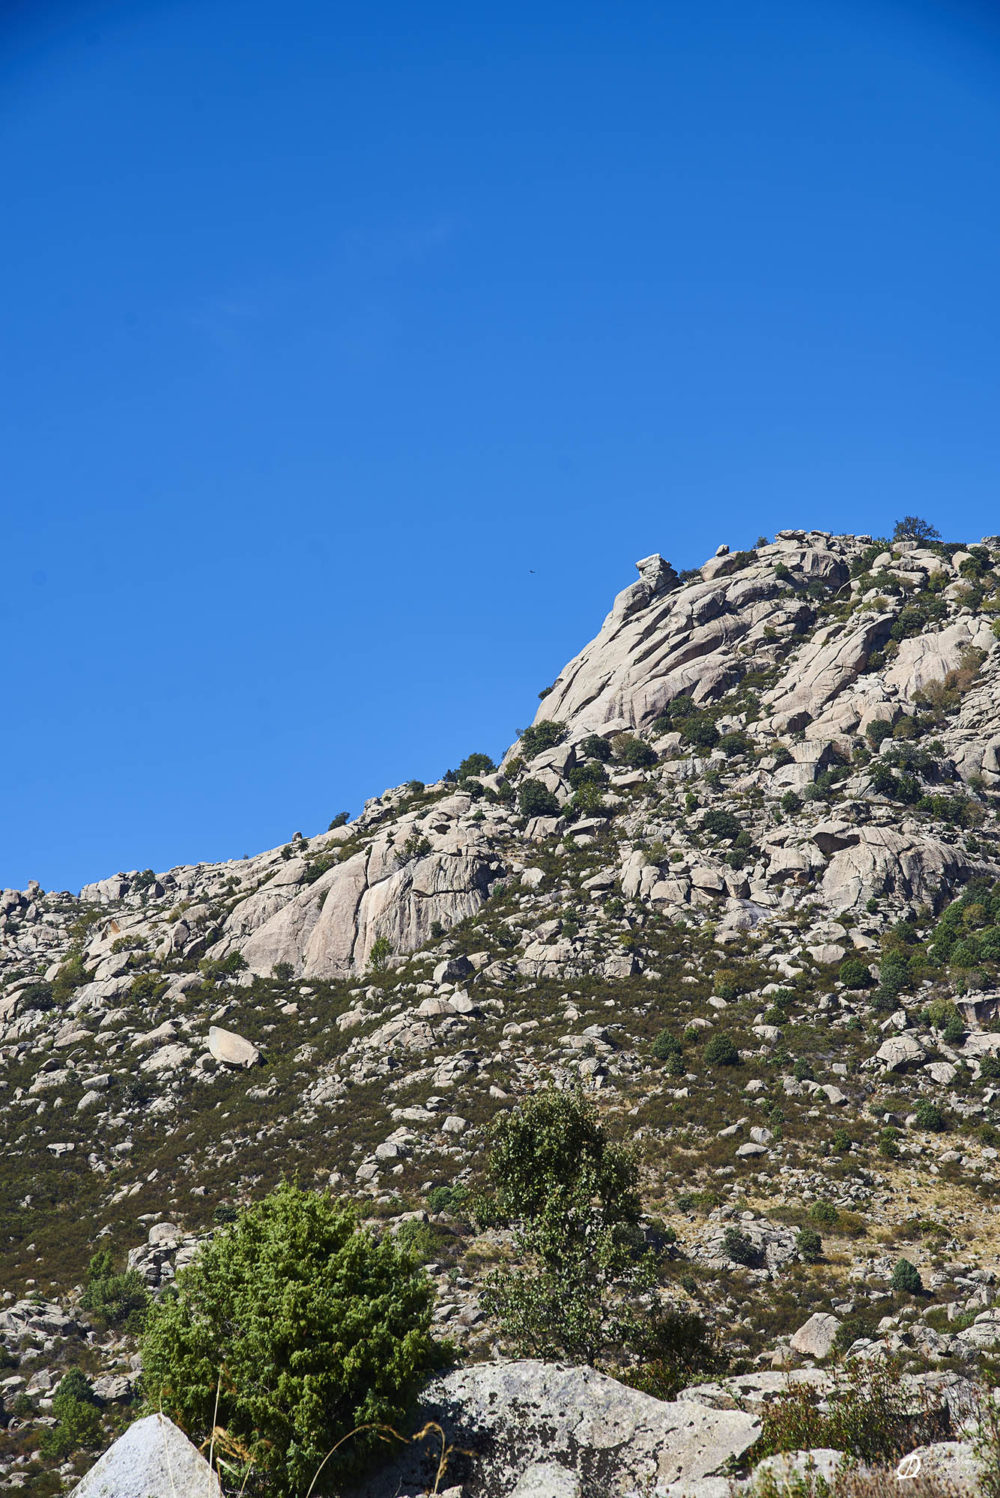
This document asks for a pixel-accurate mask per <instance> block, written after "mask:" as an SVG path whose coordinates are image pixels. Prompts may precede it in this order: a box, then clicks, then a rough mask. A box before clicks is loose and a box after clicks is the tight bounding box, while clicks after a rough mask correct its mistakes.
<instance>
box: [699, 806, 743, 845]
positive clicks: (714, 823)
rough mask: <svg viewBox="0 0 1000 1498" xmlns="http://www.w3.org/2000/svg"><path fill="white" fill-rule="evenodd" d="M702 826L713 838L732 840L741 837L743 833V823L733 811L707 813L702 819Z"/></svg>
mask: <svg viewBox="0 0 1000 1498" xmlns="http://www.w3.org/2000/svg"><path fill="white" fill-rule="evenodd" d="M701 825H702V829H703V831H705V832H709V833H711V835H712V836H713V837H723V838H729V839H730V840H732V839H733V838H737V837H739V835H740V833H741V832H742V831H743V823H742V822H741V821H740V819H739V817H738V816H736V815H735V814H734V813H733V812H731V811H706V812H705V814H704V816H703V817H702V819H701Z"/></svg>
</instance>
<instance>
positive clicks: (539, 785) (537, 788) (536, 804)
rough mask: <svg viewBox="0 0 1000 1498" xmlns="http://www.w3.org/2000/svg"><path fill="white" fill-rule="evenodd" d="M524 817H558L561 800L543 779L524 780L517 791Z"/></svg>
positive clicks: (518, 804) (520, 809)
mask: <svg viewBox="0 0 1000 1498" xmlns="http://www.w3.org/2000/svg"><path fill="white" fill-rule="evenodd" d="M517 809H518V811H519V812H520V813H521V815H522V817H557V816H558V815H559V802H558V801H557V800H556V798H555V796H554V795H553V794H552V792H551V791H550V790H549V788H548V786H547V785H545V784H544V783H543V782H542V781H541V780H523V781H522V782H521V785H520V787H519V788H518V792H517Z"/></svg>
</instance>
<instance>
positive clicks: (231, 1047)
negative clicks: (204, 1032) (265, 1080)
mask: <svg viewBox="0 0 1000 1498" xmlns="http://www.w3.org/2000/svg"><path fill="white" fill-rule="evenodd" d="M208 1049H209V1051H210V1052H211V1054H212V1056H213V1057H214V1058H215V1060H216V1061H222V1062H224V1063H225V1065H226V1066H244V1067H250V1066H256V1065H257V1063H258V1061H259V1060H260V1051H259V1050H258V1049H257V1047H256V1046H255V1045H254V1044H253V1042H252V1041H250V1040H246V1039H244V1037H243V1036H242V1035H237V1034H236V1032H235V1031H234V1030H223V1029H220V1027H219V1026H218V1025H211V1026H210V1027H209V1031H208Z"/></svg>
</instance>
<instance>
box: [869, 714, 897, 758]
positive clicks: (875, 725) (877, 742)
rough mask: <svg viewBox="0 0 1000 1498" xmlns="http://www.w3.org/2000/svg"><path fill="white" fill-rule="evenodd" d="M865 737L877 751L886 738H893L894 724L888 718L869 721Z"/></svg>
mask: <svg viewBox="0 0 1000 1498" xmlns="http://www.w3.org/2000/svg"><path fill="white" fill-rule="evenodd" d="M865 738H866V739H867V740H868V742H869V744H870V745H871V747H872V748H873V749H875V750H876V751H877V750H878V749H879V748H881V746H882V744H883V743H884V742H885V740H886V739H891V738H892V724H891V723H890V722H889V720H888V718H876V719H875V720H874V721H873V722H871V723H869V725H868V727H867V728H866V729H865Z"/></svg>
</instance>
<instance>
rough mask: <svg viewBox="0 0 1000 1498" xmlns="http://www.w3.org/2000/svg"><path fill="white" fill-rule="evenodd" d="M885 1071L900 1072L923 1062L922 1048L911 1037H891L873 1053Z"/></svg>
mask: <svg viewBox="0 0 1000 1498" xmlns="http://www.w3.org/2000/svg"><path fill="white" fill-rule="evenodd" d="M875 1055H876V1056H877V1058H878V1060H879V1061H881V1062H882V1063H883V1065H884V1066H885V1068H886V1070H887V1071H902V1070H903V1068H904V1067H907V1066H914V1065H916V1064H917V1063H918V1062H921V1061H923V1060H925V1059H926V1058H925V1056H924V1048H923V1046H922V1045H921V1044H920V1042H919V1041H917V1040H914V1038H913V1036H912V1035H893V1036H892V1037H891V1039H889V1040H886V1041H884V1042H883V1044H882V1045H880V1046H879V1048H878V1050H877V1051H876V1052H875Z"/></svg>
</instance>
